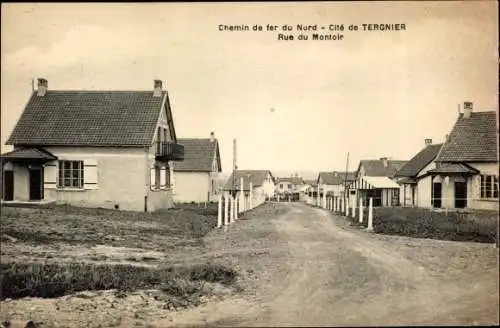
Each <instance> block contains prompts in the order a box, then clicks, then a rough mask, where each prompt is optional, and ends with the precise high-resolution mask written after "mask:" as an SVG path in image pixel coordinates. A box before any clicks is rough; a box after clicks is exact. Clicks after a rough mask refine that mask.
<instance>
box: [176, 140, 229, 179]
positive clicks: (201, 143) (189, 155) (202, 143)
mask: <svg viewBox="0 0 500 328" xmlns="http://www.w3.org/2000/svg"><path fill="white" fill-rule="evenodd" d="M177 142H178V143H179V144H181V145H183V146H184V161H179V162H175V164H174V171H177V172H183V171H184V172H186V171H198V172H211V171H212V163H213V160H214V157H216V158H217V162H218V166H219V172H221V171H222V169H221V160H220V153H219V142H218V141H217V139H214V141H211V140H210V139H209V138H207V139H193V138H191V139H177Z"/></svg>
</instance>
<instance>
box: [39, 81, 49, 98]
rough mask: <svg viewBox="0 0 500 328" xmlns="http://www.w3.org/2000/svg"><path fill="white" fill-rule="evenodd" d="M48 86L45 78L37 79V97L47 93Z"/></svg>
mask: <svg viewBox="0 0 500 328" xmlns="http://www.w3.org/2000/svg"><path fill="white" fill-rule="evenodd" d="M48 86H49V82H47V80H46V79H41V78H40V79H38V92H37V95H38V96H39V97H43V96H45V93H47V88H48Z"/></svg>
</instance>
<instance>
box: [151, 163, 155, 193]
mask: <svg viewBox="0 0 500 328" xmlns="http://www.w3.org/2000/svg"><path fill="white" fill-rule="evenodd" d="M150 172H151V173H150V176H151V177H150V181H149V188H150V189H151V190H155V180H156V172H155V167H154V166H151V168H150Z"/></svg>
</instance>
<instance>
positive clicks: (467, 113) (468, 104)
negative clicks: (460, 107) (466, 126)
mask: <svg viewBox="0 0 500 328" xmlns="http://www.w3.org/2000/svg"><path fill="white" fill-rule="evenodd" d="M472 107H473V106H472V102H471V101H464V118H469V117H470V114H471V113H472V109H473V108H472Z"/></svg>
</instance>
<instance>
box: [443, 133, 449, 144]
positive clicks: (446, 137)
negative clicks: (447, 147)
mask: <svg viewBox="0 0 500 328" xmlns="http://www.w3.org/2000/svg"><path fill="white" fill-rule="evenodd" d="M444 141H445V142H448V141H450V135H449V134H447V135H446V136H445V137H444Z"/></svg>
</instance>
